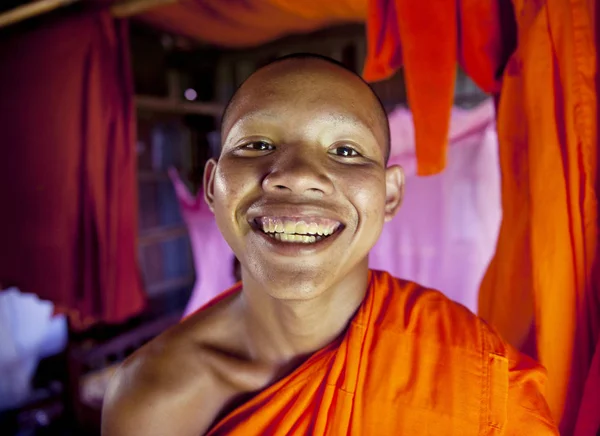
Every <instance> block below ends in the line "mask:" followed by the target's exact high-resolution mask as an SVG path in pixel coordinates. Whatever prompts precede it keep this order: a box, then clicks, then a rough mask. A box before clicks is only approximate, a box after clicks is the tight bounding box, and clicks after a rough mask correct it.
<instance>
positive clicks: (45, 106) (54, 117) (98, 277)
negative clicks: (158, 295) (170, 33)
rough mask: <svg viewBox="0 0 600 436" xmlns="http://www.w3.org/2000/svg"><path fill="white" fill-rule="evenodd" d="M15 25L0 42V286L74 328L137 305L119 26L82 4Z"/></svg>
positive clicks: (133, 200) (132, 165)
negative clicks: (30, 296)
mask: <svg viewBox="0 0 600 436" xmlns="http://www.w3.org/2000/svg"><path fill="white" fill-rule="evenodd" d="M21 30H22V29H21ZM21 30H20V29H11V31H12V32H14V34H12V35H11V36H10V37H9V38H5V39H3V40H2V41H1V42H0V64H1V65H2V68H0V95H1V96H2V98H0V113H2V117H0V150H1V155H2V159H0V204H2V205H3V210H2V213H0V241H1V242H0V283H2V284H3V285H4V286H17V287H19V288H20V289H21V290H22V291H23V292H26V293H36V294H38V295H39V296H40V298H42V299H44V300H49V301H51V302H53V303H54V304H55V305H56V307H57V309H58V310H59V311H65V312H68V313H69V315H70V316H71V325H72V326H73V328H85V327H87V326H88V325H89V324H90V323H93V322H96V321H99V320H102V321H105V322H108V323H113V322H115V323H116V322H122V321H124V320H125V319H127V318H128V317H130V316H132V315H136V314H138V313H139V312H140V311H141V310H142V308H143V307H144V304H145V295H144V293H143V291H142V284H141V280H140V275H139V271H138V266H137V263H136V252H137V247H136V238H137V191H136V153H135V139H134V135H135V131H134V126H135V123H134V121H135V116H134V112H133V89H132V81H131V75H130V65H129V42H128V31H127V25H126V23H125V22H115V21H114V20H113V19H112V17H111V16H110V14H109V13H108V12H101V13H97V12H90V13H83V14H82V13H72V14H67V15H62V16H61V17H58V18H56V19H52V21H51V22H46V23H45V25H43V26H39V27H36V28H35V29H33V30H32V29H25V30H24V31H21Z"/></svg>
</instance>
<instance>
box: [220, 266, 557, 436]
mask: <svg viewBox="0 0 600 436" xmlns="http://www.w3.org/2000/svg"><path fill="white" fill-rule="evenodd" d="M369 281H370V286H369V289H368V292H367V295H366V297H365V300H364V302H363V304H362V305H361V307H360V308H359V310H358V312H357V314H356V315H355V317H354V319H353V320H352V322H351V324H350V326H349V328H348V329H347V331H346V333H345V334H344V335H343V336H342V337H340V338H339V339H338V340H336V341H334V342H333V343H331V344H330V345H328V346H326V347H325V348H323V349H322V350H320V351H318V352H317V353H315V354H314V355H312V356H311V357H310V358H309V359H308V360H307V361H306V362H305V363H304V364H303V365H301V366H300V367H299V368H298V369H297V370H296V371H294V372H293V373H292V374H291V375H289V376H288V377H286V378H284V379H282V380H280V381H279V382H277V383H276V384H275V385H273V386H271V387H270V388H268V389H266V390H264V391H262V392H260V393H259V394H258V395H257V396H256V397H254V398H253V399H252V400H250V401H249V402H248V403H246V404H244V405H243V406H241V407H240V408H238V409H237V410H234V411H233V412H232V413H231V414H229V415H228V416H227V417H225V418H224V419H223V420H222V421H221V422H220V423H218V424H217V425H216V426H215V427H214V428H213V429H212V430H211V431H210V432H209V434H210V435H213V436H214V435H225V434H227V435H233V436H235V435H240V436H241V435H244V436H248V435H264V434H269V435H292V434H293V435H296V434H298V435H300V434H317V435H361V436H362V435H398V434H403V435H404V434H405V435H421V434H444V435H460V436H467V435H523V434H532V435H536V436H541V435H550V434H558V433H557V431H556V428H555V426H554V425H553V424H552V421H551V417H550V411H549V409H548V407H547V405H546V402H545V400H544V397H543V395H542V393H541V391H542V389H543V384H544V380H545V372H544V370H543V369H542V368H541V367H540V366H539V365H537V364H536V363H535V362H534V361H533V360H531V359H530V358H528V357H526V356H523V355H520V354H519V353H518V352H516V351H515V350H514V349H513V348H511V347H510V346H508V345H506V344H505V343H504V342H502V340H501V339H500V337H499V336H498V335H497V334H495V333H494V332H493V331H492V330H491V329H490V328H489V327H488V326H487V325H486V324H485V323H483V322H482V321H481V320H480V319H478V318H476V317H475V316H474V315H473V314H472V313H471V312H469V311H468V310H467V309H466V308H464V307H462V306H460V305H458V304H456V303H453V302H451V301H450V300H448V299H447V298H446V297H445V296H443V295H442V294H441V293H439V292H436V291H431V290H427V289H424V288H421V287H419V286H418V285H416V284H414V283H410V282H405V281H402V280H398V279H396V278H394V277H392V276H390V275H389V274H387V273H384V272H378V271H371V272H370V276H369Z"/></svg>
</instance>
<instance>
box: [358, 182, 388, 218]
mask: <svg viewBox="0 0 600 436" xmlns="http://www.w3.org/2000/svg"><path fill="white" fill-rule="evenodd" d="M351 192H353V197H354V198H353V202H354V204H355V206H356V208H357V209H358V212H359V214H360V215H362V219H363V220H366V221H369V222H373V221H374V220H378V219H380V220H381V221H382V222H383V213H384V210H385V179H384V177H382V176H380V175H379V174H377V175H371V174H367V175H362V176H358V175H357V177H355V178H354V180H353V182H352V186H351Z"/></svg>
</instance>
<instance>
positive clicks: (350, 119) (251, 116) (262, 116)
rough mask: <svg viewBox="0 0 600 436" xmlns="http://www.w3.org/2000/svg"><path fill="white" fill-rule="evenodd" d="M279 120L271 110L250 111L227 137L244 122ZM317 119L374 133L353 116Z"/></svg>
mask: <svg viewBox="0 0 600 436" xmlns="http://www.w3.org/2000/svg"><path fill="white" fill-rule="evenodd" d="M280 118H281V115H280V113H278V112H276V111H273V110H271V109H268V110H265V109H257V110H251V111H249V112H247V113H245V114H244V115H243V116H241V117H240V118H238V119H237V120H236V121H234V122H233V123H232V124H231V126H230V127H229V129H228V135H229V133H231V131H232V130H233V129H234V128H235V127H236V126H237V125H239V124H242V123H245V122H249V121H254V120H257V121H261V120H264V121H275V120H277V119H280ZM319 118H320V119H322V120H324V121H328V122H331V123H333V124H352V125H360V126H361V127H362V128H364V129H366V130H368V131H369V132H371V134H372V135H373V136H375V132H374V131H373V129H372V128H371V127H369V125H368V124H367V123H366V122H365V121H363V120H362V119H361V118H360V117H357V116H354V115H350V114H344V113H335V112H333V113H329V114H327V115H322V116H319Z"/></svg>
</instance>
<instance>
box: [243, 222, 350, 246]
mask: <svg viewBox="0 0 600 436" xmlns="http://www.w3.org/2000/svg"><path fill="white" fill-rule="evenodd" d="M254 222H255V223H256V226H257V228H258V230H260V231H262V232H263V233H264V234H266V235H267V236H269V237H270V238H273V239H275V240H277V241H281V242H287V243H296V244H315V243H317V242H320V241H323V240H325V239H327V238H329V237H330V236H331V235H333V234H334V233H336V232H337V231H339V230H340V229H341V228H342V224H341V223H340V222H339V221H335V220H331V219H328V218H312V217H310V218H308V217H301V218H293V217H260V218H256V219H255V220H254Z"/></svg>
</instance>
